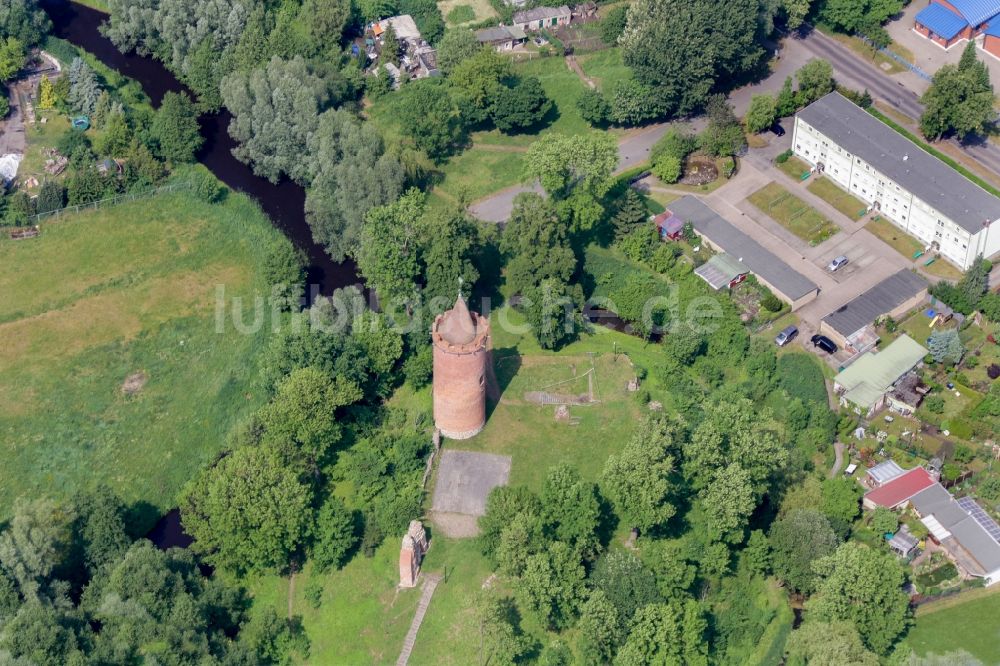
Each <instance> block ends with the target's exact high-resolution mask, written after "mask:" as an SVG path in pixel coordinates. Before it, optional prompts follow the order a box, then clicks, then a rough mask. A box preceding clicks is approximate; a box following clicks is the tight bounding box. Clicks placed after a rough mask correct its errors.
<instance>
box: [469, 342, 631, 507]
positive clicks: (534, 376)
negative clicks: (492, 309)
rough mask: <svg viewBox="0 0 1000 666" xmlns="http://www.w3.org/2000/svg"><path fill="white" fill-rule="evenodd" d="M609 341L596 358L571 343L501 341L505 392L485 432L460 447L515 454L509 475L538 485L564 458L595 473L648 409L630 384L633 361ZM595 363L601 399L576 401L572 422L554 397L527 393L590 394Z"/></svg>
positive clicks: (498, 359)
mask: <svg viewBox="0 0 1000 666" xmlns="http://www.w3.org/2000/svg"><path fill="white" fill-rule="evenodd" d="M604 346H605V347H606V350H605V351H604V353H600V354H595V355H594V357H593V360H591V358H590V357H588V356H587V354H586V353H573V351H574V350H573V349H572V346H571V348H569V349H566V350H564V351H562V352H561V353H560V354H558V355H543V354H530V355H521V354H520V353H519V352H518V351H517V349H516V348H514V349H511V348H501V347H499V346H495V348H494V349H495V351H494V358H495V367H496V373H497V378H498V380H499V382H500V385H501V387H505V388H504V390H503V395H502V397H501V399H500V401H499V403H498V404H496V405H495V406H494V408H493V411H492V413H491V415H490V418H489V420H488V421H487V424H486V428H485V429H484V430H483V432H482V433H481V434H479V435H478V436H476V437H474V438H473V439H471V440H469V441H467V442H463V443H462V448H466V449H470V450H473V451H487V452H489V453H499V454H503V455H510V456H512V457H513V464H512V467H511V479H510V480H511V483H524V484H526V485H528V486H529V487H531V488H533V489H535V490H540V489H541V486H542V482H543V481H544V479H545V475H546V473H547V472H548V470H549V468H551V467H553V466H554V465H556V464H558V463H561V462H569V463H571V464H573V465H575V466H576V467H577V468H578V469H579V470H580V473H581V474H582V475H583V476H584V477H585V478H588V479H595V480H596V479H597V478H598V477H599V476H600V473H601V470H602V469H603V467H604V462H605V461H606V460H607V458H608V456H609V455H611V454H613V453H616V452H617V451H618V450H620V448H621V447H622V445H623V444H624V442H625V440H626V439H627V436H628V433H629V432H631V429H632V426H633V425H634V423H635V422H636V420H637V419H638V418H639V417H640V415H641V413H642V406H640V405H639V404H637V403H636V401H635V400H633V399H631V398H632V394H630V393H628V392H627V391H626V390H625V386H626V384H627V383H628V380H629V379H631V378H632V377H634V376H635V369H634V368H633V367H632V366H631V364H630V363H629V360H628V358H627V357H626V356H624V355H622V354H618V355H617V356H616V355H615V354H614V344H613V343H612V342H611V341H608V343H607V344H606V345H604ZM592 367H593V368H595V372H594V373H592V376H593V379H594V397H595V399H596V400H599V401H600V402H598V403H596V404H590V405H586V406H575V405H571V406H570V408H569V410H570V417H571V419H572V423H567V422H562V421H556V420H555V418H554V412H555V408H556V406H555V405H538V404H534V403H531V402H529V401H527V400H526V399H525V393H526V392H528V391H541V390H545V391H547V392H550V393H555V394H559V395H567V396H570V395H572V396H578V395H585V394H587V393H588V388H589V386H588V381H589V379H590V376H587V377H584V376H583V375H584V373H586V372H587V371H589V370H590V369H591V368H592ZM546 387H550V388H546ZM574 423H575V425H574ZM542 442H544V445H539V444H540V443H542Z"/></svg>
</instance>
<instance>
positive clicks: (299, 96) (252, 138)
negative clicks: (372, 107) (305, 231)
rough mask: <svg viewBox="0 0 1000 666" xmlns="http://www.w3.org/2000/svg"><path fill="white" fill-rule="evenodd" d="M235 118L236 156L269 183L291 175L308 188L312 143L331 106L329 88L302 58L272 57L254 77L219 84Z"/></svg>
mask: <svg viewBox="0 0 1000 666" xmlns="http://www.w3.org/2000/svg"><path fill="white" fill-rule="evenodd" d="M221 91H222V99H223V101H224V102H225V104H226V108H228V109H229V111H230V112H231V113H232V114H233V119H232V121H231V122H230V123H229V134H230V136H232V137H233V138H234V139H236V141H238V142H239V144H240V145H239V146H237V147H236V148H235V149H234V150H233V154H234V155H236V157H237V158H239V159H240V160H242V161H243V162H246V163H248V164H249V165H250V166H251V167H252V168H253V170H254V173H256V174H258V175H261V176H264V177H265V178H267V179H268V180H270V181H271V182H275V183H276V182H278V179H279V178H280V177H281V176H282V175H287V176H288V177H289V178H291V179H292V180H295V181H296V182H299V183H305V182H308V180H309V179H310V177H311V176H312V175H313V174H312V173H311V172H310V166H311V165H310V161H309V159H307V156H308V154H309V142H310V139H311V138H312V137H313V135H314V134H315V133H316V131H317V129H318V127H319V116H320V112H321V111H322V110H323V109H324V107H325V106H326V105H327V103H328V102H329V101H330V91H329V88H328V86H327V83H326V82H325V81H324V80H323V79H321V78H320V77H319V76H317V75H316V74H315V73H314V72H313V70H312V68H311V67H310V65H309V64H308V63H306V61H305V60H303V59H302V58H301V57H295V58H293V59H291V60H282V59H281V58H278V57H274V58H272V59H271V61H270V62H269V63H267V65H266V66H264V67H261V68H259V69H254V70H252V71H250V72H246V73H245V72H234V73H232V74H230V75H228V76H226V77H225V78H224V79H223V80H222V83H221Z"/></svg>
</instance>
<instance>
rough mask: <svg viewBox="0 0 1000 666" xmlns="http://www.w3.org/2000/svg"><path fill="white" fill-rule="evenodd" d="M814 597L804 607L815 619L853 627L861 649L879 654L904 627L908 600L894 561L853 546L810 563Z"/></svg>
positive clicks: (908, 604) (885, 553)
mask: <svg viewBox="0 0 1000 666" xmlns="http://www.w3.org/2000/svg"><path fill="white" fill-rule="evenodd" d="M815 571H816V573H817V574H818V575H819V578H820V580H819V583H818V585H817V588H816V596H815V597H813V598H812V599H811V600H810V601H809V603H808V605H807V608H808V609H809V611H810V612H811V613H813V614H814V615H815V617H816V619H818V620H825V621H831V622H832V621H837V620H846V621H848V622H851V623H853V624H854V626H855V628H857V630H858V633H859V634H860V635H861V639H862V640H863V641H864V643H865V645H866V646H868V648H869V649H871V650H872V651H873V652H876V653H878V654H885V653H886V652H888V651H889V649H890V648H891V647H892V645H893V643H894V642H895V640H896V638H898V637H899V635H900V634H901V633H902V632H903V631H904V630H905V629H906V627H907V625H908V623H909V615H910V601H909V598H908V597H907V596H906V593H905V592H903V583H904V582H905V578H906V577H905V574H904V573H903V569H902V568H901V567H900V565H899V562H898V560H896V558H895V557H894V556H893V555H892V554H891V553H889V552H887V551H877V550H873V549H871V548H869V547H868V546H865V545H863V544H858V543H854V542H849V543H845V544H844V545H842V546H840V548H838V549H837V551H836V552H835V553H833V554H832V555H828V556H826V557H824V558H821V559H819V560H817V561H816V563H815Z"/></svg>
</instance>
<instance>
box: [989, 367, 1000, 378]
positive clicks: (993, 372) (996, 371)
mask: <svg viewBox="0 0 1000 666" xmlns="http://www.w3.org/2000/svg"><path fill="white" fill-rule="evenodd" d="M986 376H987V377H989V378H990V379H996V378H997V377H1000V365H997V364H996V363H991V364H990V365H989V367H988V368H986Z"/></svg>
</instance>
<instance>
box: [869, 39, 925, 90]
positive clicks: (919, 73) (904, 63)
mask: <svg viewBox="0 0 1000 666" xmlns="http://www.w3.org/2000/svg"><path fill="white" fill-rule="evenodd" d="M858 39H860V40H861V41H862V42H864V43H865V44H867V45H868V46H870V47H872V48H873V49H875V50H876V51H878V52H879V53H881V54H882V55H884V56H888V57H890V58H892V59H893V60H895V61H896V62H898V63H899V64H900V65H902V66H903V67H905V68H907V69H908V70H910V71H911V72H913V73H914V74H916V75H917V76H919V77H920V78H922V79H924V80H925V81H930V80H931V78H932V77H931V75H930V74H928V73H927V72H925V71H924V70H922V69H920V68H919V67H917V66H916V65H914V64H913V63H912V62H910V61H909V60H907V59H906V58H904V57H903V56H901V55H899V54H898V53H895V52H894V51H891V50H889V48H887V47H880V46H875V44H874V43H873V42H872V40H870V39H868V38H867V37H865V36H864V35H858Z"/></svg>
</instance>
